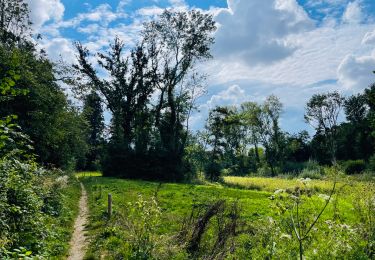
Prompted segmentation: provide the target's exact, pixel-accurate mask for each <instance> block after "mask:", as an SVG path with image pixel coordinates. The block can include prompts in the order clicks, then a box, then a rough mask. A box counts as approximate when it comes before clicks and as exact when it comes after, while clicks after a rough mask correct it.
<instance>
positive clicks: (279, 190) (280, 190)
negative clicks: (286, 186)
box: [273, 189, 285, 195]
mask: <svg viewBox="0 0 375 260" xmlns="http://www.w3.org/2000/svg"><path fill="white" fill-rule="evenodd" d="M284 191H285V190H283V189H278V190H276V191H275V192H274V193H273V194H275V195H276V194H279V193H283V192H284Z"/></svg>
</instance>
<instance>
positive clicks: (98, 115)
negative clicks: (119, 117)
mask: <svg viewBox="0 0 375 260" xmlns="http://www.w3.org/2000/svg"><path fill="white" fill-rule="evenodd" d="M82 113H83V117H84V118H85V120H86V121H87V123H88V131H87V132H88V133H87V143H88V145H89V151H88V153H87V155H86V162H85V168H86V169H88V170H98V166H99V162H100V159H101V154H102V147H103V141H104V140H103V134H104V116H103V107H102V102H101V99H100V96H99V95H98V94H97V93H96V92H91V93H90V94H88V95H87V96H86V97H85V100H84V105H83V112H82Z"/></svg>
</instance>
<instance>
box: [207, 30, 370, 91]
mask: <svg viewBox="0 0 375 260" xmlns="http://www.w3.org/2000/svg"><path fill="white" fill-rule="evenodd" d="M370 28H371V29H372V28H373V26H372V25H345V26H339V27H321V28H317V29H315V30H312V31H309V32H305V33H301V34H298V35H293V36H290V38H292V39H290V40H291V41H292V42H297V43H298V45H299V46H300V48H299V49H298V50H296V51H295V52H294V53H293V54H292V55H290V56H289V57H287V58H284V59H283V60H282V61H278V62H275V63H274V64H271V65H264V66H260V65H258V66H249V65H247V64H244V63H243V62H241V59H240V58H238V59H237V60H234V59H232V60H227V61H225V60H220V59H214V60H213V61H211V62H210V63H209V64H205V67H207V68H208V69H207V73H208V74H209V75H210V80H211V84H212V85H222V84H226V83H228V82H229V83H230V84H233V82H234V81H239V80H245V81H258V82H259V81H260V82H264V83H268V84H277V85H292V86H295V88H296V90H298V91H300V89H301V88H305V87H308V86H310V85H313V84H315V83H317V82H322V81H326V80H331V79H337V68H338V66H339V65H340V63H341V62H342V60H343V59H344V58H345V57H346V55H348V54H351V53H356V54H358V55H365V54H366V53H369V52H370V51H371V50H372V49H371V46H364V45H362V44H361V41H362V38H363V36H364V35H365V34H366V33H367V32H368V31H369V30H370Z"/></svg>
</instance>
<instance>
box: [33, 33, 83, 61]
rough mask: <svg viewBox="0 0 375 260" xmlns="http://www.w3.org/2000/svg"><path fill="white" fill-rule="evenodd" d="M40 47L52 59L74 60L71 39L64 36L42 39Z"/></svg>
mask: <svg viewBox="0 0 375 260" xmlns="http://www.w3.org/2000/svg"><path fill="white" fill-rule="evenodd" d="M40 47H41V48H42V49H44V50H45V51H46V52H47V54H48V56H49V57H50V58H51V59H52V60H53V61H58V60H61V58H63V59H64V61H66V62H68V63H73V62H75V60H76V58H75V55H74V53H75V51H74V46H73V44H72V41H71V40H68V39H65V38H53V39H48V40H43V41H42V42H41V43H40Z"/></svg>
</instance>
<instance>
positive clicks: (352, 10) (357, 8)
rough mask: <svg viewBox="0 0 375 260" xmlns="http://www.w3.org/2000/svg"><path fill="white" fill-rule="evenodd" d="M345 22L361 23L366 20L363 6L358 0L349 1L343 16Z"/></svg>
mask: <svg viewBox="0 0 375 260" xmlns="http://www.w3.org/2000/svg"><path fill="white" fill-rule="evenodd" d="M342 20H343V22H345V23H354V24H356V23H361V22H362V21H363V20H364V14H363V12H362V7H361V5H360V2H359V1H358V0H356V1H354V2H349V3H348V5H347V7H346V9H345V12H344V14H343V17H342Z"/></svg>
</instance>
